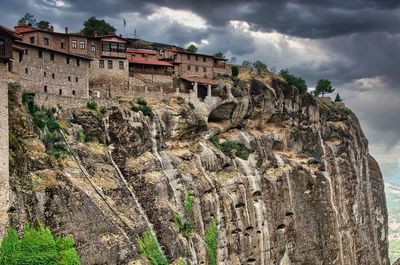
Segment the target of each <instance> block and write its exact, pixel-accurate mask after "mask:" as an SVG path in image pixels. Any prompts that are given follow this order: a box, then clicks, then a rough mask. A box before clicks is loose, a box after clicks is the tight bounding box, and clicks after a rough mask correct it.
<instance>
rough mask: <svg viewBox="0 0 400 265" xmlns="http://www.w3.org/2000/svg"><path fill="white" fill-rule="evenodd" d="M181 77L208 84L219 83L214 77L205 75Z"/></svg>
mask: <svg viewBox="0 0 400 265" xmlns="http://www.w3.org/2000/svg"><path fill="white" fill-rule="evenodd" d="M181 79H183V80H186V81H189V82H193V83H194V82H197V83H200V84H207V85H216V84H217V83H216V82H215V81H214V80H212V79H208V78H205V77H200V76H184V77H181Z"/></svg>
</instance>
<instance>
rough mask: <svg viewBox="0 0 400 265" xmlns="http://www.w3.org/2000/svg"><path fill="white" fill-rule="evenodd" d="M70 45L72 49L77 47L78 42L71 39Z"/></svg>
mask: <svg viewBox="0 0 400 265" xmlns="http://www.w3.org/2000/svg"><path fill="white" fill-rule="evenodd" d="M71 46H72V48H73V49H76V48H78V42H77V41H76V40H73V41H72V42H71Z"/></svg>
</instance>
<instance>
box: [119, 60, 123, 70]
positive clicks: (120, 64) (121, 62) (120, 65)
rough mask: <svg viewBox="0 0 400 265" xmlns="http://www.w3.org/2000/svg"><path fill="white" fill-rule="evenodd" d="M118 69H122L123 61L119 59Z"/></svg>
mask: <svg viewBox="0 0 400 265" xmlns="http://www.w3.org/2000/svg"><path fill="white" fill-rule="evenodd" d="M119 70H124V62H123V61H119Z"/></svg>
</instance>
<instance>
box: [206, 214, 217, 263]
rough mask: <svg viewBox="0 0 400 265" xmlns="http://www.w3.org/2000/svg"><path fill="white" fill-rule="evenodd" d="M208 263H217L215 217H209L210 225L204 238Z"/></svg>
mask: <svg viewBox="0 0 400 265" xmlns="http://www.w3.org/2000/svg"><path fill="white" fill-rule="evenodd" d="M204 241H205V242H206V249H207V256H208V264H209V265H217V251H218V227H217V222H216V221H215V219H214V218H213V219H211V222H210V226H209V227H208V229H207V231H206V234H205V239H204Z"/></svg>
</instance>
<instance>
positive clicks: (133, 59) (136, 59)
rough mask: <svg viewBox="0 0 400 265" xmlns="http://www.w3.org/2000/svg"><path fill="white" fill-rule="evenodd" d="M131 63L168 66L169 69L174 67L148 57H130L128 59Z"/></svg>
mask: <svg viewBox="0 0 400 265" xmlns="http://www.w3.org/2000/svg"><path fill="white" fill-rule="evenodd" d="M128 61H129V62H130V63H135V64H147V65H159V66H167V67H173V65H172V64H170V63H167V62H165V61H160V60H158V59H156V58H148V57H130V58H129V59H128Z"/></svg>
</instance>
